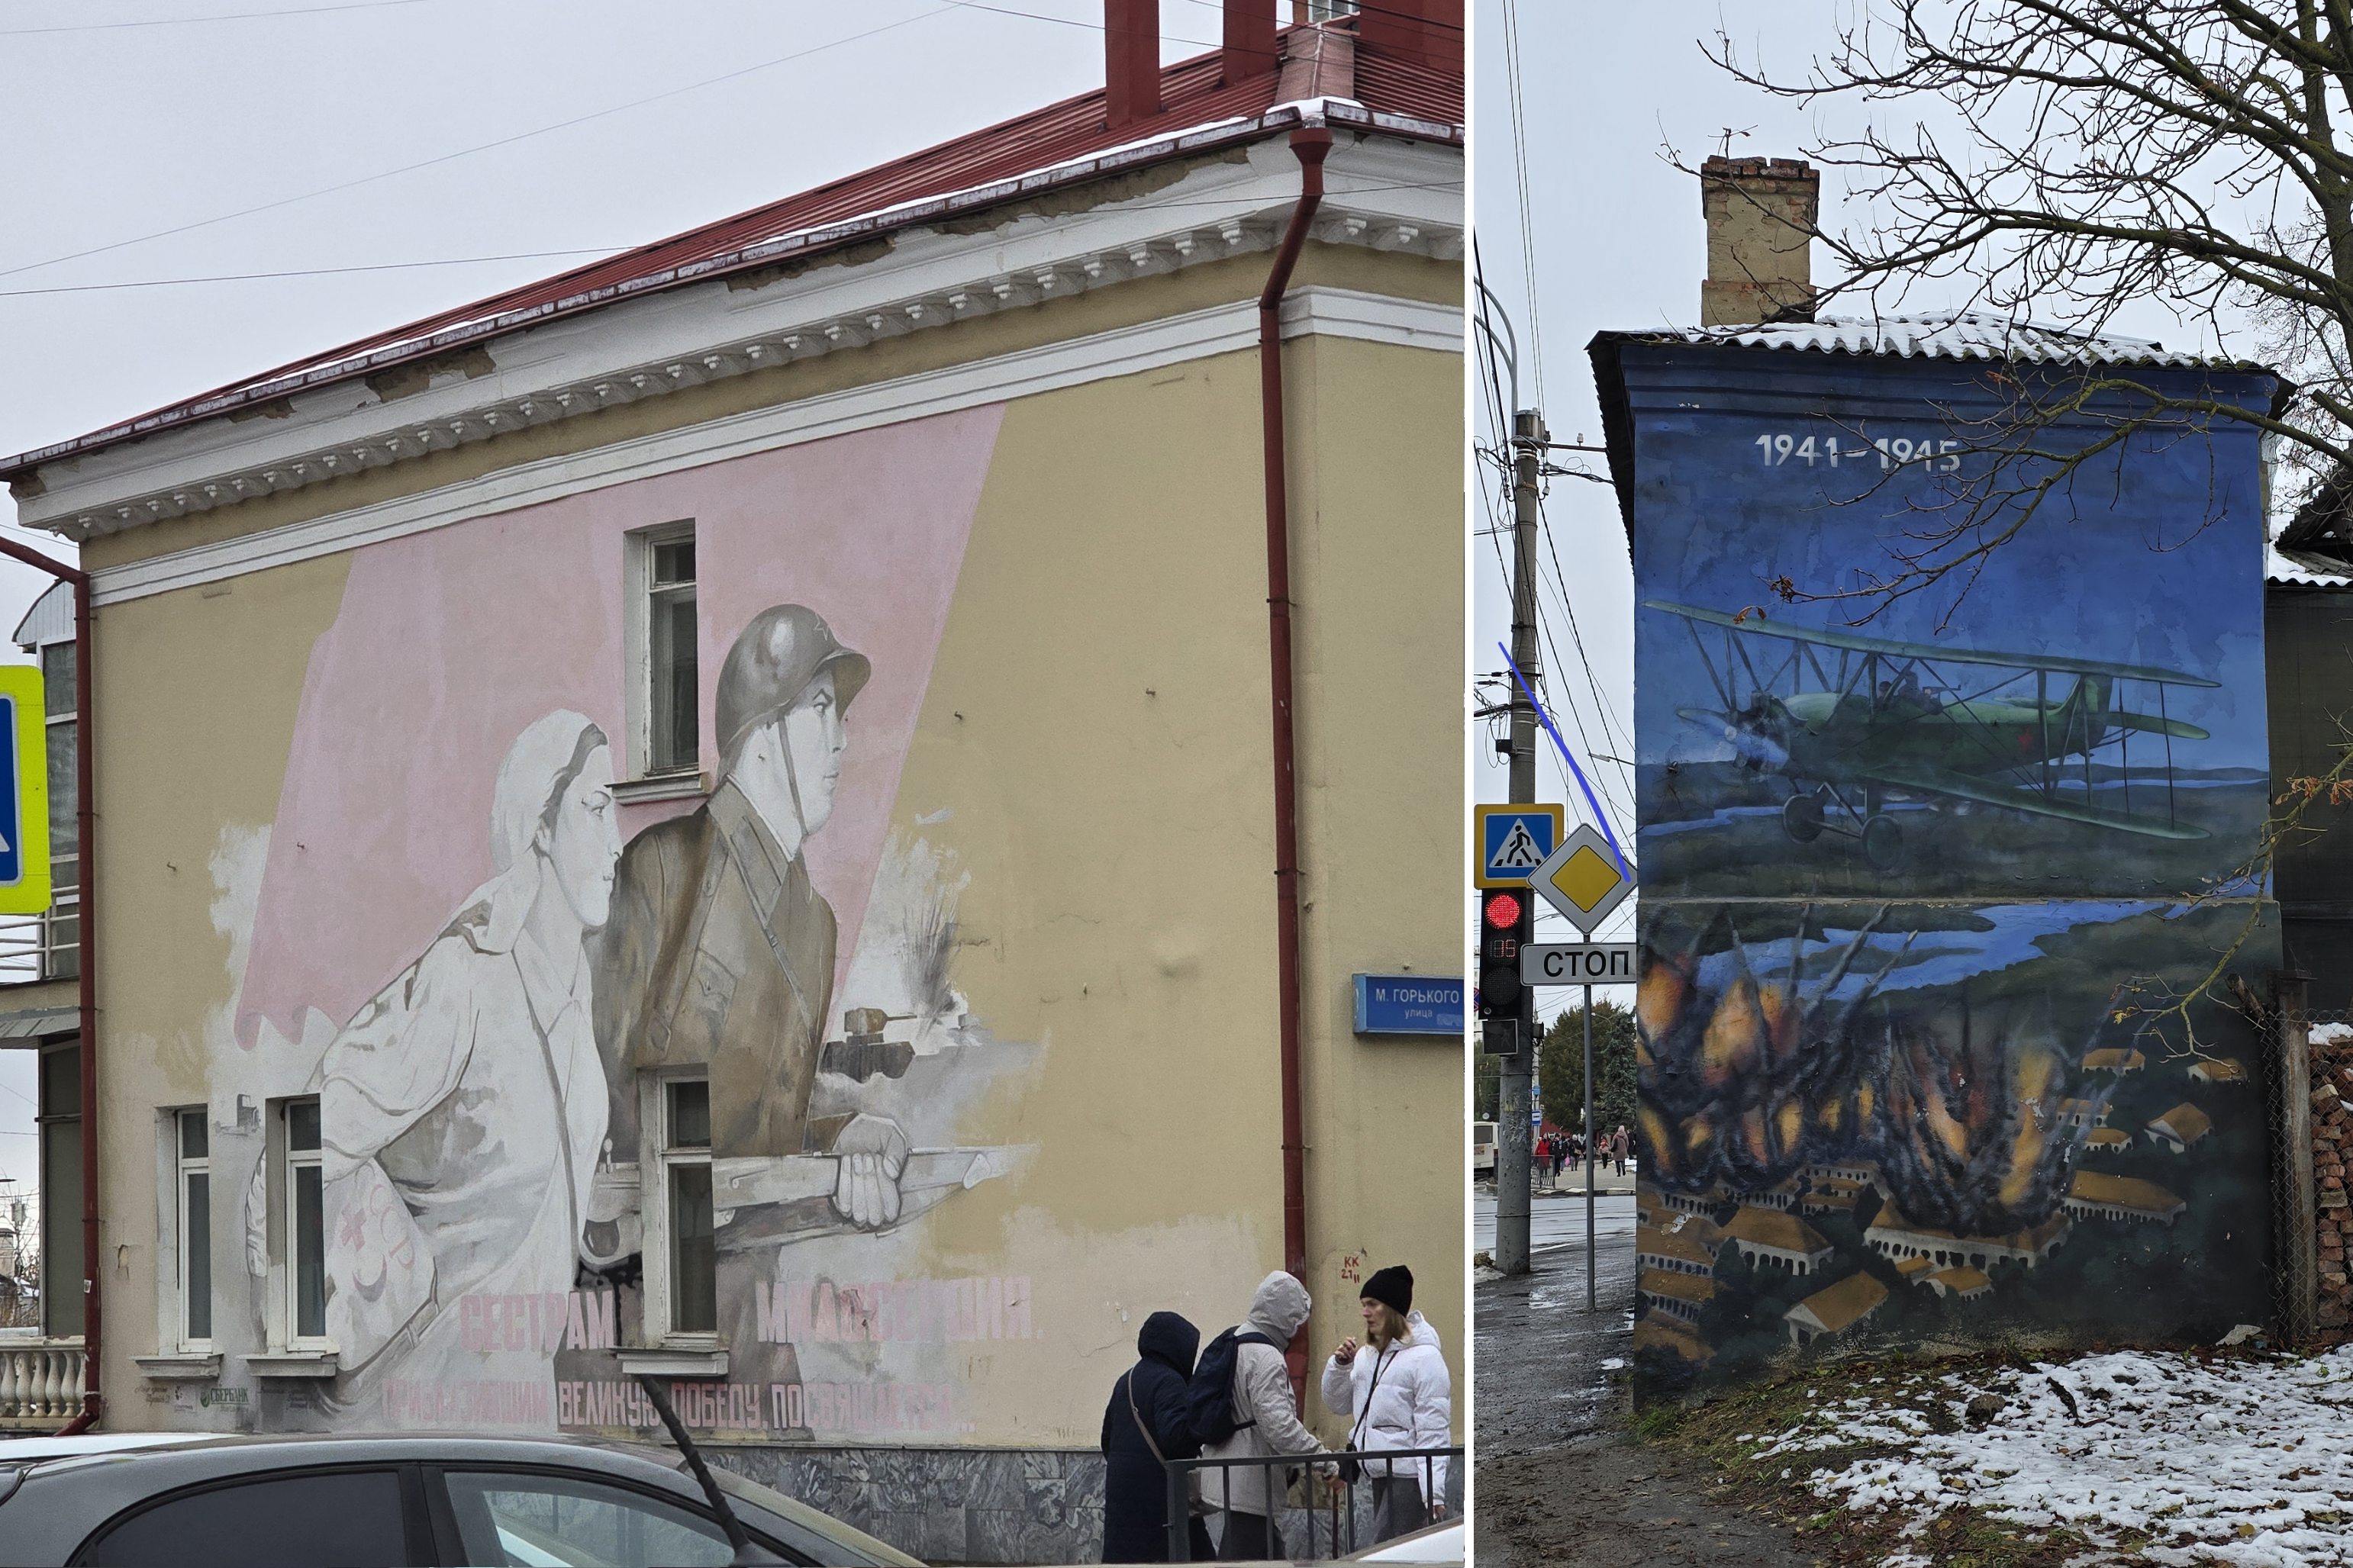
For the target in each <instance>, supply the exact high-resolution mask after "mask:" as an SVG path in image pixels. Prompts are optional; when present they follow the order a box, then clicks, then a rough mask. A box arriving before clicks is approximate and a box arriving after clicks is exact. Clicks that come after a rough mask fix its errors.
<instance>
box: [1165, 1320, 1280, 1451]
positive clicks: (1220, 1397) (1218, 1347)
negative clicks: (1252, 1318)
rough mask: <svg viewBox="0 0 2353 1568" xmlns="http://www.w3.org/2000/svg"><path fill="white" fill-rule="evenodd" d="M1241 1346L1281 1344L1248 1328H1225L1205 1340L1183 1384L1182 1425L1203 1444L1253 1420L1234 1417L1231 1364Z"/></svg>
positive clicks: (1223, 1438) (1255, 1423)
mask: <svg viewBox="0 0 2353 1568" xmlns="http://www.w3.org/2000/svg"><path fill="white" fill-rule="evenodd" d="M1244 1345H1270V1346H1272V1347H1273V1348H1274V1349H1276V1350H1281V1349H1282V1346H1281V1345H1278V1344H1275V1342H1273V1341H1272V1340H1271V1339H1268V1338H1267V1337H1266V1336H1265V1335H1264V1334H1260V1333H1253V1332H1251V1331H1250V1330H1248V1329H1238V1328H1237V1329H1228V1330H1227V1331H1225V1332H1223V1333H1221V1334H1219V1336H1218V1337H1217V1338H1216V1339H1214V1340H1211V1341H1210V1342H1209V1348H1208V1350H1205V1351H1203V1352H1201V1359H1200V1362H1199V1363H1198V1364H1197V1365H1195V1367H1194V1368H1193V1377H1192V1380H1191V1381H1190V1382H1189V1383H1187V1384H1186V1385H1185V1425H1186V1426H1187V1429H1189V1430H1190V1431H1191V1432H1192V1434H1193V1436H1196V1437H1198V1438H1199V1439H1200V1440H1201V1441H1202V1442H1204V1443H1222V1442H1224V1441H1225V1440H1226V1439H1227V1438H1229V1437H1230V1436H1233V1435H1234V1434H1235V1433H1237V1432H1239V1431H1240V1430H1241V1429H1242V1428H1243V1427H1245V1426H1257V1425H1258V1423H1257V1422H1256V1421H1254V1420H1253V1421H1239V1422H1238V1421H1236V1420H1235V1419H1234V1367H1235V1364H1236V1363H1238V1362H1240V1359H1241V1347H1242V1346H1244Z"/></svg>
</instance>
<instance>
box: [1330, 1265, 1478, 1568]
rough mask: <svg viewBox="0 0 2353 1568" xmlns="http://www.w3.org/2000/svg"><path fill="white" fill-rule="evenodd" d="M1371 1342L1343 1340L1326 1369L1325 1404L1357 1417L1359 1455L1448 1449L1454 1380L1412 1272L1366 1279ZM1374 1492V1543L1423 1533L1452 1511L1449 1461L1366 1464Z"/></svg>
mask: <svg viewBox="0 0 2353 1568" xmlns="http://www.w3.org/2000/svg"><path fill="white" fill-rule="evenodd" d="M1361 1305H1362V1307H1363V1310H1364V1314H1365V1343H1364V1346H1363V1347H1362V1348H1361V1349H1360V1348H1359V1347H1358V1346H1357V1344H1356V1341H1355V1340H1353V1339H1350V1340H1343V1341H1341V1342H1340V1347H1339V1349H1337V1350H1335V1351H1334V1352H1332V1359H1331V1360H1330V1361H1329V1362H1327V1363H1324V1405H1325V1406H1326V1407H1327V1408H1329V1409H1330V1410H1331V1411H1332V1412H1333V1414H1335V1415H1351V1416H1354V1417H1355V1420H1354V1422H1353V1424H1352V1425H1351V1426H1349V1428H1348V1442H1349V1445H1350V1446H1351V1447H1354V1448H1355V1449H1356V1451H1357V1452H1358V1453H1359V1454H1360V1455H1363V1454H1377V1453H1379V1452H1381V1451H1382V1450H1384V1449H1408V1450H1410V1449H1415V1448H1443V1447H1447V1446H1448V1443H1449V1440H1450V1438H1451V1432H1452V1425H1453V1422H1452V1413H1453V1387H1454V1384H1453V1379H1452V1377H1451V1374H1450V1373H1448V1372H1447V1370H1446V1358H1445V1356H1444V1355H1442V1354H1441V1353H1440V1349H1439V1343H1438V1331H1437V1330H1435V1329H1433V1328H1431V1327H1430V1322H1429V1321H1428V1320H1427V1319H1425V1318H1424V1317H1423V1316H1422V1315H1421V1314H1420V1313H1419V1312H1417V1311H1414V1310H1413V1271H1412V1270H1411V1269H1409V1268H1404V1267H1402V1266H1399V1267H1395V1268H1383V1269H1381V1270H1379V1271H1378V1272H1377V1273H1375V1274H1374V1275H1373V1277H1372V1278H1371V1279H1367V1280H1366V1281H1365V1294H1364V1299H1363V1300H1362V1302H1361ZM1359 1462H1360V1463H1362V1464H1363V1466H1364V1472H1365V1476H1366V1479H1368V1480H1370V1481H1371V1482H1372V1488H1373V1539H1374V1540H1375V1541H1376V1542H1380V1541H1387V1540H1388V1539H1390V1538H1391V1537H1392V1536H1398V1535H1403V1534H1406V1533H1407V1532H1408V1531H1416V1530H1419V1529H1420V1528H1421V1527H1422V1526H1423V1525H1425V1524H1428V1523H1429V1522H1430V1521H1431V1520H1433V1519H1440V1518H1443V1517H1444V1516H1445V1513H1446V1460H1445V1458H1443V1457H1442V1456H1441V1457H1439V1458H1429V1459H1406V1460H1399V1461H1396V1462H1394V1464H1393V1465H1392V1464H1377V1463H1375V1462H1373V1461H1371V1460H1369V1459H1365V1460H1360V1461H1359Z"/></svg>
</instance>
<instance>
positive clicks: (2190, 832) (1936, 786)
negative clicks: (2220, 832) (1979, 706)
mask: <svg viewBox="0 0 2353 1568" xmlns="http://www.w3.org/2000/svg"><path fill="white" fill-rule="evenodd" d="M1856 776H1857V777H1860V778H1864V779H1868V780H1870V781H1872V782H1873V783H1874V784H1886V785H1888V786H1890V787H1891V788H1894V789H1904V790H1917V791H1924V792H1926V793H1928V794H1932V795H1952V796H1955V797H1957V798H1958V799H1961V800H1973V801H1977V802H1979V803H1980V804H1982V805H1999V806H2002V807H2005V808H2007V809H2009V810H2010V811H2022V812H2026V813H2028V814H2030V815H2031V816H2055V817H2059V818H2061V819H2062V820H2063V821H2067V822H2084V823H2089V824H2091V825H2092V826H2095V827H2113V828H2115V829H2116V830H2117V831H2118V832H2121V833H2137V834H2139V835H2141V836H2142V837H2146V838H2211V837H2213V835H2211V834H2210V833H2208V832H2207V831H2206V830H2205V829H2204V828H2202V827H2198V826H2192V825H2190V824H2189V823H2182V822H2168V821H2167V820H2165V819H2164V818H2163V817H2161V816H2134V815H2132V814H2130V813H2127V812H2122V811H2103V810H2101V809H2100V808H2099V807H2098V806H2095V805H2074V804H2073V802H2070V801H2063V800H2059V799H2055V798H2053V797H2052V795H2046V794H2044V793H2043V792H2042V791H2040V790H2033V789H2020V788H2016V787H2013V786H2010V785H2006V784H1996V783H1995V782H1994V781H1993V780H1991V779H1989V778H1974V777H1972V776H1970V775H1969V774H1968V773H1958V772H1956V771H1955V770H1953V769H1951V768H1940V767H1938V766H1936V764H1935V763H1927V762H1921V761H1918V760H1916V759H1905V760H1903V761H1890V762H1884V763H1883V762H1878V761H1873V763H1871V764H1870V765H1869V766H1868V767H1865V768H1862V769H1858V770H1857V773H1856Z"/></svg>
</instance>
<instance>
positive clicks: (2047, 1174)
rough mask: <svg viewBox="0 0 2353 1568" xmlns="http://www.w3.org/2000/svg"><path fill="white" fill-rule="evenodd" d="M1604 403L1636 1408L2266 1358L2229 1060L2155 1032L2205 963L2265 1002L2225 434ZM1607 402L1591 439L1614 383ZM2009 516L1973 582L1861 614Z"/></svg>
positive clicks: (1818, 397) (1957, 372) (1861, 363)
mask: <svg viewBox="0 0 2353 1568" xmlns="http://www.w3.org/2000/svg"><path fill="white" fill-rule="evenodd" d="M1615 364H1616V367H1617V369H1618V372H1619V373H1620V374H1622V378H1623V379H1622V390H1623V395H1624V405H1623V407H1624V411H1625V417H1624V418H1623V419H1621V420H1619V421H1617V422H1616V423H1617V426H1618V427H1617V428H1616V429H1614V430H1613V433H1612V441H1613V446H1614V447H1615V451H1614V453H1613V458H1614V460H1615V461H1616V464H1617V468H1618V471H1619V474H1620V480H1621V485H1622V484H1623V483H1624V481H1625V479H1627V478H1628V476H1629V465H1628V463H1627V462H1626V458H1627V457H1628V456H1629V455H1630V458H1631V461H1630V479H1631V488H1630V498H1629V499H1630V528H1631V533H1632V542H1633V552H1634V569H1635V582H1636V589H1637V597H1638V599H1639V600H1640V602H1641V608H1640V610H1639V611H1638V613H1637V617H1636V627H1635V709H1636V731H1637V741H1638V748H1639V758H1638V762H1639V778H1638V789H1639V797H1640V800H1639V818H1640V821H1639V852H1638V858H1639V860H1640V864H1641V879H1642V916H1641V943H1642V976H1641V985H1640V988H1639V992H1638V1014H1639V1022H1640V1026H1641V1062H1640V1068H1641V1152H1642V1165H1641V1170H1642V1186H1641V1195H1640V1198H1639V1202H1640V1205H1641V1227H1640V1232H1639V1237H1638V1243H1639V1250H1640V1252H1641V1274H1640V1281H1639V1287H1638V1290H1639V1297H1640V1306H1639V1309H1638V1312H1639V1316H1638V1320H1637V1326H1636V1347H1637V1350H1636V1355H1637V1363H1636V1364H1637V1370H1638V1384H1639V1392H1641V1393H1642V1394H1645V1395H1646V1396H1655V1395H1656V1394H1660V1393H1662V1392H1672V1391H1675V1390H1678V1389H1683V1388H1686V1387H1689V1386H1692V1385H1694V1384H1707V1383H1711V1382H1724V1381H1728V1380H1735V1379H1737V1378H1739V1377H1742V1376H1745V1375H1752V1374H1754V1373H1755V1372H1756V1371H1757V1370H1758V1369H1759V1368H1761V1367H1763V1366H1765V1365H1767V1364H1769V1363H1774V1362H1776V1361H1780V1360H1785V1359H1788V1358H1790V1357H1804V1356H1813V1355H1821V1354H1839V1353H1848V1352H1857V1351H1863V1350H1871V1349H1880V1348H1892V1347H1899V1346H1901V1347H1910V1346H1914V1345H1918V1344H1921V1343H1926V1342H1934V1343H1937V1344H1947V1345H1949V1344H1954V1343H1968V1342H1981V1341H1988V1340H1993V1339H2001V1338H2015V1339H2017V1340H2019V1341H2020V1342H2026V1343H2037V1342H2068V1341H2091V1340H2105V1341H2166V1340H2172V1339H2188V1338H2202V1339H2211V1338H2214V1337H2219V1336H2220V1335H2221V1333H2223V1332H2225V1331H2228V1330H2229V1329H2230V1328H2232V1326H2234V1325H2235V1324H2237V1323H2240V1322H2254V1323H2258V1324H2260V1323H2263V1322H2264V1321H2266V1319H2267V1316H2268V1308H2267V1304H2266V1303H2267V1290H2268V1287H2267V1282H2266V1269H2267V1260H2268V1239H2267V1238H2268V1232H2269V1222H2268V1211H2267V1205H2266V1195H2265V1194H2266V1192H2267V1181H2266V1169H2267V1166H2266V1158H2267V1156H2266V1142H2265V1138H2266V1134H2265V1131H2264V1126H2265V1120H2264V1114H2263V1092H2262V1089H2261V1082H2262V1071H2263V1064H2262V1059H2261V1054H2260V1047H2259V1042H2258V1040H2257V1038H2256V1037H2255V1035H2254V1032H2253V1028H2252V1026H2250V1025H2249V1023H2248V1022H2247V1020H2246V1019H2245V1018H2243V1017H2242V1016H2240V1015H2239V1014H2238V1013H2237V1012H2236V1011H2235V1010H2234V1009H2233V1008H2232V1007H2230V1006H2228V1005H2224V1004H2223V1003H2222V1002H2221V1001H2217V1000H2214V999H2211V998H2200V999H2199V1000H2196V1001H2194V1002H2191V1003H2189V1004H2188V1005H2182V1006H2177V1005H2176V1004H2177V1003H2179V1001H2180V1000H2181V998H2183V997H2185V996H2187V995H2189V994H2190V993H2192V992H2194V991H2196V990H2197V988H2198V987H2199V986H2200V984H2201V983H2202V982H2204V981H2205V980H2207V979H2208V978H2209V977H2210V976H2211V975H2212V974H2213V973H2215V972H2216V970H2217V966H2218V965H2220V966H2221V969H2222V971H2223V972H2224V973H2229V974H2236V975H2238V976H2240V977H2242V978H2243V979H2244V980H2245V981H2246V982H2247V983H2248V984H2250V985H2251V986H2253V988H2254V989H2255V990H2256V991H2258V992H2260V991H2261V990H2262V988H2263V983H2264V981H2265V980H2266V978H2267V977H2268V975H2269V973H2270V972H2271V971H2272V970H2273V969H2274V968H2276V967H2277V965H2278V923H2277V920H2276V918H2275V913H2274V908H2273V906H2271V905H2270V904H2269V903H2268V902H2266V901H2265V900H2264V898H2263V892H2264V889H2263V886H2262V884H2261V878H2260V856H2261V845H2262V830H2263V821H2264V818H2265V815H2266V811H2267V802H2266V796H2267V793H2268V789H2267V780H2268V776H2269V770H2268V753H2267V742H2266V736H2265V731H2264V701H2263V577H2262V549H2261V540H2262V509H2263V494H2262V486H2263V478H2262V465H2261V450H2260V443H2259V438H2258V437H2257V435H2256V433H2255V432H2254V431H2253V429H2252V428H2250V427H2249V426H2245V425H2244V424H2242V423H2239V422H2236V421H2233V420H2231V419H2228V418H2227V417H2225V418H2211V417H2210V418H2197V419H2192V418H2189V417H2186V416H2181V417H2171V418H2167V419H2161V420H2158V421H2156V422H2154V423H2151V424H2148V425H2147V426H2145V427H2142V428H2138V429H2135V430H2130V431H2126V430H2124V429H2123V428H2122V426H2121V423H2120V422H2121V421H2124V420H2126V419H2129V418H2130V417H2131V416H2134V415H2135V414H2136V413H2138V414H2144V415H2145V414H2146V409H2145V408H2137V407H2136V405H2131V404H2128V403H2126V402H2123V401H2121V400H2118V399H2115V398H2106V399H2103V398H2096V397H2095V398H2093V399H2091V400H2089V401H2088V402H2087V403H2086V404H2085V405H2084V408H2083V409H2082V411H2081V412H2079V413H2075V414H2072V415H2070V416H2066V417H2063V418H2059V419H2056V420H2050V419H2047V418H2036V419H2034V420H2032V421H2030V422H2027V423H2024V424H2022V423H2021V420H2020V418H2019V411H2020V410H2021V408H2022V407H2023V406H2024V405H2025V404H2026V403H2028V402H2031V403H2032V404H2034V405H2036V406H2037V407H2039V408H2045V409H2047V408H2048V407H2049V406H2050V405H2051V402H2052V399H2053V398H2054V397H2056V396H2059V395H2064V394H2066V393H2068V392H2070V391H2072V390H2073V388H2072V387H2071V386H2070V385H2069V384H2067V383H2066V381H2065V380H2064V378H2063V377H2061V378H2056V379H2050V380H2047V381H2039V380H2038V378H2037V374H2036V373H2033V372H2031V371H2029V372H2026V373H2024V374H2023V375H2022V376H2021V373H2020V372H2019V371H2018V370H2017V369H2014V368H2011V367H2002V366H1996V365H1993V364H1989V363H1985V362H1961V361H1953V360H1944V359H1902V358H1896V357H1894V356H1874V357H1863V356H1855V355H1849V354H1827V353H1813V352H1791V351H1787V350H1765V349H1754V348H1752V349H1738V348H1725V347H1717V346H1694V345H1688V344H1636V343H1627V344H1625V345H1624V346H1622V347H1621V349H1620V352H1619V353H1618V354H1617V355H1616V358H1615ZM2141 374H2145V375H2147V376H2150V377H2154V378H2157V379H2158V384H2160V385H2162V386H2163V387H2164V388H2165V390H2167V391H2168V394H2170V395H2180V396H2188V395H2200V396H2205V397H2210V398H2215V399H2219V400H2220V401H2221V402H2222V403H2224V404H2226V405H2231V406H2240V407H2261V406H2263V405H2265V404H2266V403H2267V402H2268V399H2269V397H2270V395H2271V383H2270V381H2269V380H2268V378H2265V377H2262V376H2259V375H2254V374H2243V373H2227V374H2224V373H2213V374H2210V373H2207V372H2204V371H2194V370H2184V371H2166V372H2147V373H2141ZM1603 383H1604V384H1603V394H1604V400H1605V405H1608V404H1609V402H1610V401H1611V397H1612V394H1613V392H1614V391H1616V390H1617V388H1615V387H1613V386H1612V384H1611V379H1610V371H1609V362H1608V361H1605V362H1604V376H1603ZM2030 426H2031V427H2030ZM2069 458H2073V461H2072V463H2071V462H2070V461H2067V460H2064V459H2069ZM1628 493H1629V492H1627V491H1626V490H1624V489H1621V496H1628ZM2036 496H2039V502H2038V504H2037V506H2036V510H2034V512H2033V514H2032V515H2031V517H2025V518H2024V519H2023V526H2021V527H2019V528H2018V530H2017V531H2016V532H2015V534H2014V536H2013V537H2010V538H2009V539H2008V540H2007V542H2002V543H2000V545H1999V546H1998V547H1997V548H1994V549H1992V550H1990V551H1989V552H1986V553H1985V554H1984V555H1983V557H1982V558H1981V559H1979V560H1977V561H1975V562H1973V563H1969V564H1968V565H1967V566H1965V567H1964V568H1963V569H1962V570H1960V571H1957V572H1956V573H1954V574H1951V575H1949V576H1947V577H1946V578H1945V579H1944V580H1942V581H1940V582H1936V583H1931V584H1924V585H1921V586H1919V587H1918V589H1917V591H1916V592H1911V593H1907V594H1900V595H1888V594H1886V593H1884V592H1874V591H1873V588H1874V585H1875V584H1887V583H1889V582H1890V581H1891V580H1893V579H1895V578H1896V577H1897V576H1898V575H1899V574H1900V573H1901V571H1902V564H1901V557H1902V556H1904V555H1905V554H1907V553H1908V554H1913V555H1917V554H1918V553H1920V552H1922V551H1923V550H1924V549H1925V548H1928V547H1931V546H1936V547H1940V548H1941V549H1943V550H1944V551H1945V552H1947V553H1950V552H1954V551H1956V550H1967V549H1968V547H1969V546H1970V545H1971V544H1973V543H1974V542H1977V541H1979V540H1988V539H1992V538H1994V537H1996V536H1998V535H2000V534H2001V533H2003V532H2004V531H2007V530H2008V529H2009V528H2010V525H2011V524H2013V523H2017V522H2019V521H2021V515H2022V510H2023V508H2024V507H2025V505H2026V503H2027V500H2028V499H2029V498H2030V497H2036ZM1841 594H1846V595H1854V596H1849V597H1845V598H1836V597H1833V598H1823V597H1820V595H1841Z"/></svg>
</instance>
